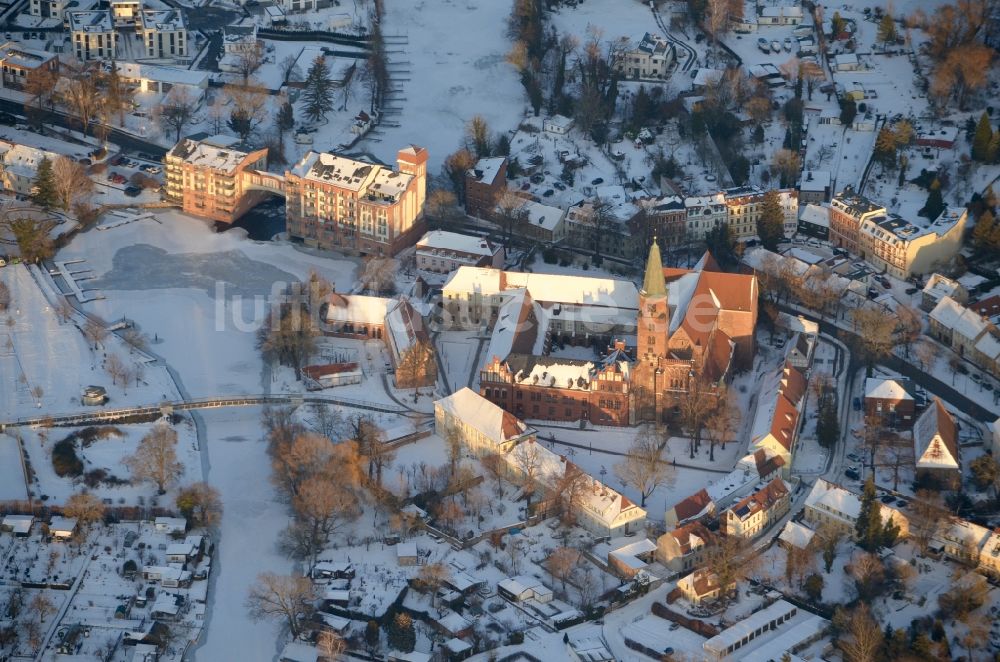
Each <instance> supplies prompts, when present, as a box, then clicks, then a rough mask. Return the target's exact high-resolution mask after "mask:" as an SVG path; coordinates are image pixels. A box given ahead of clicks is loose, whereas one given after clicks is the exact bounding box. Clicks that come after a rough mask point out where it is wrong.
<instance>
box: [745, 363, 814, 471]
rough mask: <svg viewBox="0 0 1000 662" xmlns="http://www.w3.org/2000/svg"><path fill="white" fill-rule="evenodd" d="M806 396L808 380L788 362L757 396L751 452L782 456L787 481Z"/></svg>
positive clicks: (768, 380)
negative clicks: (761, 450)
mask: <svg viewBox="0 0 1000 662" xmlns="http://www.w3.org/2000/svg"><path fill="white" fill-rule="evenodd" d="M805 396H806V379H805V377H804V376H803V374H802V373H801V372H799V370H798V369H797V368H795V367H793V366H792V365H790V364H788V363H787V362H786V363H785V365H784V366H783V367H782V368H780V369H779V370H778V371H777V372H775V373H772V374H771V375H769V376H768V377H767V378H766V380H765V381H764V383H763V384H762V386H761V390H760V392H759V394H758V396H757V411H756V412H755V413H754V419H753V424H752V426H751V429H750V430H751V431H750V449H751V450H757V449H764V450H767V451H769V452H770V453H773V454H775V455H778V456H779V457H781V459H782V460H783V461H784V468H783V472H782V473H783V476H784V477H786V478H787V477H788V475H789V471H790V469H791V465H792V455H793V451H794V450H795V442H796V441H797V439H798V431H799V421H800V416H801V415H802V407H803V406H804V401H805Z"/></svg>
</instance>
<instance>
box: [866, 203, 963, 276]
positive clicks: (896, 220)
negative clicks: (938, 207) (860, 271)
mask: <svg viewBox="0 0 1000 662" xmlns="http://www.w3.org/2000/svg"><path fill="white" fill-rule="evenodd" d="M967 219H968V211H967V210H966V209H965V208H964V207H949V208H947V209H945V210H944V211H943V212H941V215H940V216H938V217H937V218H936V219H934V220H933V221H930V222H927V221H926V220H924V219H920V220H917V221H913V222H910V221H906V220H904V219H902V218H900V217H899V216H896V215H895V214H884V215H876V216H869V217H866V218H864V220H862V221H861V226H860V228H859V230H858V253H859V255H860V256H861V257H862V258H863V259H865V260H867V261H868V262H870V263H871V265H872V266H874V267H875V268H876V269H880V270H884V271H886V272H888V273H889V274H891V275H892V276H895V277H896V278H901V279H906V278H909V277H910V276H911V275H913V274H925V273H930V272H933V271H934V270H935V267H937V266H939V265H943V264H946V263H948V262H949V261H951V260H952V259H953V258H954V257H955V255H957V254H958V251H959V250H960V249H961V247H962V235H963V233H964V232H965V224H966V220H967Z"/></svg>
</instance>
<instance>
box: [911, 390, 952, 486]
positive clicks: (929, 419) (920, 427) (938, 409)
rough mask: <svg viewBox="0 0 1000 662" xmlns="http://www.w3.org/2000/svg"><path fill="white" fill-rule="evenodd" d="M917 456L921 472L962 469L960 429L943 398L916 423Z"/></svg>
mask: <svg viewBox="0 0 1000 662" xmlns="http://www.w3.org/2000/svg"><path fill="white" fill-rule="evenodd" d="M913 453H914V456H915V457H916V467H917V469H955V470H957V469H958V468H959V464H958V428H957V426H956V425H955V420H954V419H953V418H952V417H951V414H949V413H948V410H947V409H945V408H944V405H942V404H941V400H940V399H939V398H936V397H935V398H934V404H932V405H931V406H930V407H928V408H927V411H925V412H924V413H923V414H921V415H920V417H919V418H918V419H917V421H916V423H914V424H913Z"/></svg>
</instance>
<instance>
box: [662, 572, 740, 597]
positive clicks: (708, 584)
mask: <svg viewBox="0 0 1000 662" xmlns="http://www.w3.org/2000/svg"><path fill="white" fill-rule="evenodd" d="M735 589H736V582H733V583H732V584H730V585H729V587H728V588H727V590H728V591H733V590H735ZM722 590H723V589H722V585H721V584H720V583H719V576H718V575H716V574H715V573H714V572H710V571H708V570H705V569H702V570H695V571H694V572H692V573H691V574H690V575H686V576H684V577H681V578H680V579H678V580H677V591H678V592H679V593H680V595H681V596H682V597H683V598H684V599H686V600H687V601H688V602H690V603H691V604H693V605H700V604H702V603H705V602H715V601H716V600H718V599H719V596H720V595H721V594H722Z"/></svg>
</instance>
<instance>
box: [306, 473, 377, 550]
mask: <svg viewBox="0 0 1000 662" xmlns="http://www.w3.org/2000/svg"><path fill="white" fill-rule="evenodd" d="M292 509H293V511H294V513H295V517H296V519H297V520H298V521H299V522H300V523H302V524H303V525H305V527H306V528H307V530H308V531H309V542H310V545H309V551H310V554H309V558H308V560H309V563H310V566H313V565H315V564H316V559H317V557H318V556H319V553H320V552H322V551H323V549H324V547H325V546H326V544H327V542H328V540H329V538H330V536H331V535H332V534H333V533H334V532H336V531H338V530H339V529H340V528H341V527H343V526H344V525H345V524H347V523H348V522H352V521H354V520H355V519H357V518H358V516H359V515H360V514H361V509H360V507H359V506H358V499H357V497H356V496H355V495H354V493H353V492H352V491H351V490H349V489H346V488H345V487H344V486H342V485H341V484H340V483H336V482H332V481H330V480H327V479H325V478H320V477H316V476H314V477H310V478H307V479H306V480H305V481H304V482H303V483H302V485H301V486H300V487H299V490H298V492H297V493H296V495H295V497H294V498H293V499H292Z"/></svg>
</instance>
